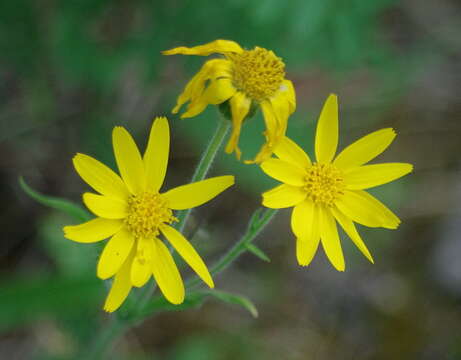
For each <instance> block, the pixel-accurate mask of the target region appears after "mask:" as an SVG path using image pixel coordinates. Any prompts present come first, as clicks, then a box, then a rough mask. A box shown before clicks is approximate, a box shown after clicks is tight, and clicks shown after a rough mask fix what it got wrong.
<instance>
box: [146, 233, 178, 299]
mask: <svg viewBox="0 0 461 360" xmlns="http://www.w3.org/2000/svg"><path fill="white" fill-rule="evenodd" d="M152 255H153V256H152V273H153V274H154V278H155V281H156V282H157V284H158V287H159V288H160V290H161V291H162V293H163V295H164V296H165V298H166V299H167V300H168V301H169V302H171V303H172V304H181V303H182V302H183V301H184V293H185V290H184V284H183V282H182V278H181V275H180V274H179V271H178V268H177V267H176V264H175V262H174V260H173V257H172V256H171V254H170V252H169V251H168V249H167V247H166V246H165V245H164V244H163V243H162V242H161V241H160V240H159V239H154V246H153V252H152Z"/></svg>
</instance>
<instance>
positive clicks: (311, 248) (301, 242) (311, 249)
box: [296, 237, 320, 266]
mask: <svg viewBox="0 0 461 360" xmlns="http://www.w3.org/2000/svg"><path fill="white" fill-rule="evenodd" d="M319 240H320V237H317V238H313V239H310V240H306V239H301V238H297V239H296V259H297V260H298V264H299V265H301V266H307V265H309V264H310V263H311V261H312V259H313V258H314V255H315V253H316V252H317V249H318V247H319Z"/></svg>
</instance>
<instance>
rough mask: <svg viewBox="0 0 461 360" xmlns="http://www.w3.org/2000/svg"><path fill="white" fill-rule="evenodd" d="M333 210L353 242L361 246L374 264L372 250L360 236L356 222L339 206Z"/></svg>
mask: <svg viewBox="0 0 461 360" xmlns="http://www.w3.org/2000/svg"><path fill="white" fill-rule="evenodd" d="M331 212H332V214H333V216H334V217H335V219H336V220H337V221H338V223H339V225H341V227H342V228H343V229H344V231H345V232H346V234H347V235H348V236H349V237H350V238H351V240H352V241H353V243H354V244H355V245H356V246H357V247H358V248H359V250H360V251H361V252H362V254H363V255H365V257H366V258H367V259H368V260H370V262H371V263H372V264H374V261H373V257H372V256H371V254H370V251H369V250H368V248H367V246H366V245H365V243H364V242H363V240H362V238H361V237H360V234H359V233H358V231H357V229H356V228H355V225H354V223H353V222H352V221H351V219H349V218H348V217H347V216H345V215H344V214H343V213H342V212H341V211H339V210H338V209H337V208H335V207H332V208H331Z"/></svg>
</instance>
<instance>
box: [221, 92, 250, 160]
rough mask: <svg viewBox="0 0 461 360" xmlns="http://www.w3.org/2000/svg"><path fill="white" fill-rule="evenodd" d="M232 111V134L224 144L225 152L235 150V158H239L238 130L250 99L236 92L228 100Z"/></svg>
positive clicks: (246, 112) (247, 109) (246, 113)
mask: <svg viewBox="0 0 461 360" xmlns="http://www.w3.org/2000/svg"><path fill="white" fill-rule="evenodd" d="M229 104H230V108H231V113H232V134H231V135H230V138H229V141H228V142H227V145H226V153H228V154H230V153H232V152H233V151H235V154H236V156H237V159H239V160H240V156H241V154H242V153H241V151H240V149H239V147H238V143H239V138H240V130H241V129H242V123H243V120H245V117H246V116H247V115H248V111H250V106H251V100H250V99H248V98H247V97H246V96H245V94H243V93H242V92H236V93H235V94H234V96H232V97H231V98H230V100H229Z"/></svg>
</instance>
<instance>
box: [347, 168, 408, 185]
mask: <svg viewBox="0 0 461 360" xmlns="http://www.w3.org/2000/svg"><path fill="white" fill-rule="evenodd" d="M412 170H413V165H411V164H405V163H386V164H373V165H364V166H360V167H356V168H352V169H351V170H349V171H347V172H346V173H345V175H344V178H345V183H346V187H347V188H348V189H350V190H361V189H369V188H372V187H375V186H379V185H382V184H386V183H388V182H391V181H393V180H396V179H398V178H400V177H402V176H404V175H406V174H408V173H410V172H411V171H412Z"/></svg>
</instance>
